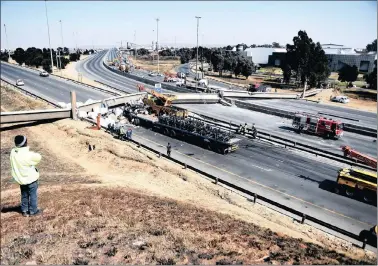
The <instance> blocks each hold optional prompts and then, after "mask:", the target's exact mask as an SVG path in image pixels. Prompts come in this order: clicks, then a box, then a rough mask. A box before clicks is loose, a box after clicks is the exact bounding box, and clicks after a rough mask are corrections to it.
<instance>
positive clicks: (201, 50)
mask: <svg viewBox="0 0 378 266" xmlns="http://www.w3.org/2000/svg"><path fill="white" fill-rule="evenodd" d="M203 46H204V44H203V33H202V43H201V47H202V49H201V69H202V72H204V71H203Z"/></svg>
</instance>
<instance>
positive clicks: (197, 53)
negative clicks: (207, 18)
mask: <svg viewBox="0 0 378 266" xmlns="http://www.w3.org/2000/svg"><path fill="white" fill-rule="evenodd" d="M200 18H201V17H197V16H196V19H197V57H196V79H198V78H197V71H198V27H199V19H200ZM197 86H198V81H197Z"/></svg>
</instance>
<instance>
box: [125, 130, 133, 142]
mask: <svg viewBox="0 0 378 266" xmlns="http://www.w3.org/2000/svg"><path fill="white" fill-rule="evenodd" d="M132 135H133V130H132V129H131V128H129V129H128V130H127V132H126V137H127V139H128V140H131V138H132Z"/></svg>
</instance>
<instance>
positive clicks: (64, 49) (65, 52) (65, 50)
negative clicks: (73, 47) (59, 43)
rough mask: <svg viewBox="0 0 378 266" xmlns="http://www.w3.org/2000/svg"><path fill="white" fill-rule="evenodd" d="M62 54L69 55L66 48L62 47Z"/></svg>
mask: <svg viewBox="0 0 378 266" xmlns="http://www.w3.org/2000/svg"><path fill="white" fill-rule="evenodd" d="M63 54H64V55H69V54H70V50H69V49H68V48H67V47H64V48H63Z"/></svg>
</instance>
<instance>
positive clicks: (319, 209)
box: [8, 57, 377, 234]
mask: <svg viewBox="0 0 378 266" xmlns="http://www.w3.org/2000/svg"><path fill="white" fill-rule="evenodd" d="M93 58H96V57H93ZM13 71H14V73H15V74H14V75H15V76H19V75H21V76H22V77H24V78H27V77H29V78H30V76H29V75H27V74H25V73H23V72H25V71H29V70H24V69H21V68H17V67H15V68H14V69H13ZM8 72H9V71H8ZM33 75H35V74H34V73H33ZM114 75H117V74H114ZM22 77H21V78H22ZM36 77H37V78H40V77H39V76H36ZM43 80H44V79H43V78H42V77H41V78H40V79H39V80H37V81H35V83H36V84H37V83H42V82H44V81H43ZM45 80H47V79H45ZM49 82H50V83H47V84H46V86H47V85H49V86H50V87H54V88H59V86H61V85H60V82H61V81H60V80H59V79H57V78H52V79H50V80H49ZM70 86H71V85H67V91H69V90H70V89H71V87H70ZM75 86H76V84H75ZM29 87H30V88H31V89H33V90H35V91H38V92H39V93H41V94H45V93H46V94H49V93H50V92H49V90H46V89H44V88H43V87H44V86H42V85H41V86H38V85H35V84H34V83H31V85H30V86H29ZM85 89H87V88H85ZM94 93H98V92H94ZM49 96H50V97H57V98H56V99H55V100H59V99H60V97H61V96H59V95H55V94H54V95H52V94H49ZM99 96H100V95H99ZM90 97H91V98H93V96H92V95H91V96H90ZM58 98H59V99H58ZM135 134H138V135H139V136H142V137H143V138H145V139H147V140H149V141H150V142H151V143H153V144H154V145H160V146H162V147H164V146H165V145H166V144H167V143H168V142H170V143H171V144H172V146H173V154H176V153H180V154H181V155H182V156H185V157H187V158H188V159H191V160H196V161H197V163H198V165H199V166H200V165H201V167H203V168H204V169H205V170H206V169H207V170H208V171H209V172H213V173H216V174H217V175H219V176H223V175H226V176H228V178H230V179H231V180H233V181H234V182H235V183H238V185H242V186H243V187H244V188H246V189H250V190H253V191H255V192H257V193H259V194H261V195H264V196H267V197H269V198H271V199H273V200H276V201H278V202H280V203H283V204H285V205H287V206H290V207H293V208H295V209H298V210H299V211H303V212H305V213H307V214H309V215H312V216H315V217H317V218H318V219H321V220H324V221H327V222H330V223H332V224H335V225H337V226H339V227H341V228H343V229H346V230H349V231H350V232H353V233H355V234H358V233H359V232H360V231H361V230H364V229H369V228H370V227H371V226H373V225H375V224H376V223H377V218H376V206H373V205H370V204H367V203H363V202H360V201H358V200H355V199H350V198H347V197H344V196H341V195H337V194H334V193H333V192H332V189H333V186H334V184H335V181H336V176H337V170H338V169H340V168H342V167H345V165H343V164H340V163H337V162H333V161H330V160H327V159H321V158H316V157H314V156H312V155H309V154H303V153H300V152H297V151H291V150H288V149H285V148H283V147H278V146H275V145H273V144H270V143H267V142H263V141H259V140H249V139H245V138H243V139H242V142H241V145H240V149H239V150H237V151H236V152H235V153H231V154H229V155H227V156H224V155H219V154H216V153H214V152H211V151H208V150H205V149H202V148H199V147H197V146H193V145H190V144H187V143H185V142H182V141H179V140H176V139H172V138H170V137H167V136H164V135H161V134H158V133H155V132H152V131H150V130H147V129H144V128H136V129H135Z"/></svg>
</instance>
